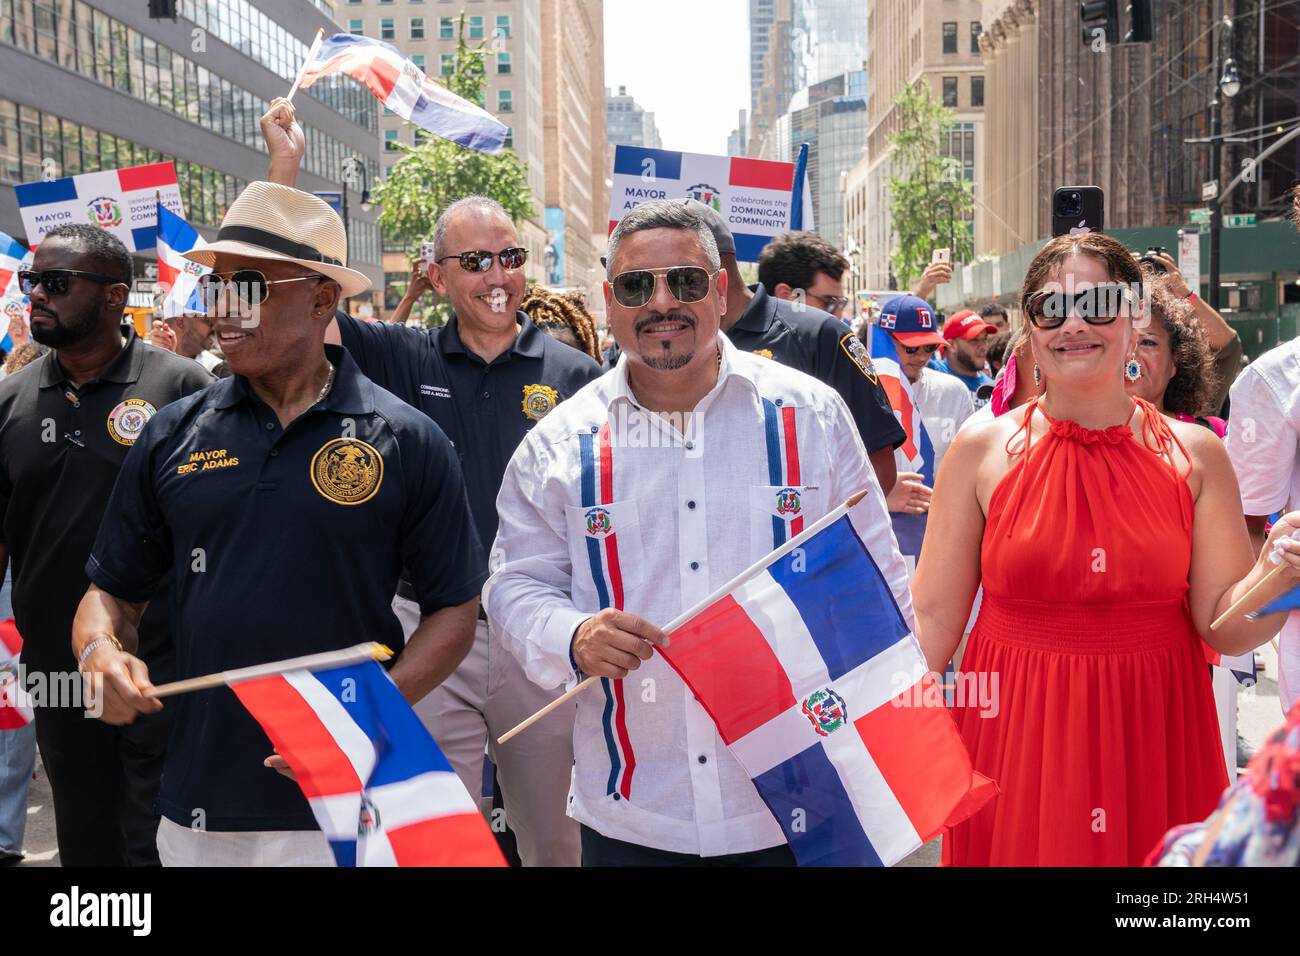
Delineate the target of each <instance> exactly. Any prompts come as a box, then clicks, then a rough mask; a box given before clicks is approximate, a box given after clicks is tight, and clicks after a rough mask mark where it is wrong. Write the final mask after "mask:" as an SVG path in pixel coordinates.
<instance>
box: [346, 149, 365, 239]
mask: <svg viewBox="0 0 1300 956" xmlns="http://www.w3.org/2000/svg"><path fill="white" fill-rule="evenodd" d="M342 171H343V231H344V233H347V232H348V226H349V222H348V186H350V185H354V184H355V183H356V181H357V180H358V179H360V180H361V210H362V212H369V211H370V171H369V170H367V169H366V164H365V162H364V161H363V160H362V159H361V157H359V156H348V157H346V158H344V160H343V170H342Z"/></svg>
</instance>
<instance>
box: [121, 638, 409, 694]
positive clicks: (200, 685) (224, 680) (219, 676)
mask: <svg viewBox="0 0 1300 956" xmlns="http://www.w3.org/2000/svg"><path fill="white" fill-rule="evenodd" d="M392 656H393V652H392V651H391V650H389V649H388V648H387V647H385V646H384V645H383V644H379V643H376V642H375V641H367V642H366V643H364V644H357V645H355V646H354V647H345V648H344V649H343V650H341V651H326V652H325V653H324V654H309V655H307V656H306V657H291V658H289V659H288V660H283V661H274V662H272V663H270V664H256V665H254V666H253V667H241V668H239V669H238V670H233V671H221V672H219V673H216V674H205V675H204V676H202V677H191V678H189V679H187V680H178V681H173V682H172V683H170V684H159V685H158V686H157V687H155V688H154V689H153V690H151V691H146V692H145V694H144V696H145V697H173V696H175V695H176V694H188V693H189V692H190V691H194V690H205V689H207V688H209V687H221V686H223V685H225V684H231V683H234V682H236V681H241V680H252V679H254V678H257V677H274V676H275V675H276V674H283V673H285V672H286V671H318V670H325V669H326V668H330V667H345V666H347V665H348V664H357V663H359V662H361V661H386V660H388V659H389V658H390V657H392Z"/></svg>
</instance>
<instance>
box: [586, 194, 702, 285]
mask: <svg viewBox="0 0 1300 956" xmlns="http://www.w3.org/2000/svg"><path fill="white" fill-rule="evenodd" d="M643 229H685V230H687V231H689V232H693V233H695V238H696V239H698V240H699V241H700V247H701V248H702V249H703V250H704V256H705V258H707V259H708V260H709V268H710V269H712V270H713V271H715V272H716V271H717V270H718V269H720V268H721V267H722V258H721V256H719V255H718V243H717V240H715V239H714V238H713V232H712V231H711V230H710V229H709V224H708V223H707V222H705V221H704V219H703V217H701V216H700V215H699V213H697V212H695V211H694V210H693V209H691V207H690V206H688V205H685V204H684V203H682V202H681V200H672V199H652V200H650V201H649V202H643V203H642V204H641V205H639V206H637V207H636V208H635V209H633V210H632V211H631V212H629V213H628V214H627V215H626V216H624V217H623V218H622V219H620V220H619V223H618V225H617V226H615V227H614V231H613V232H611V233H610V234H609V246H608V247H607V248H606V250H605V278H607V279H612V278H614V259H615V257H616V256H617V255H618V244H619V241H620V240H621V239H622V238H623V237H624V236H626V235H628V234H629V233H633V232H640V231H641V230H643Z"/></svg>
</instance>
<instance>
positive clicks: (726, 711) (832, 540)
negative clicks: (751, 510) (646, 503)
mask: <svg viewBox="0 0 1300 956" xmlns="http://www.w3.org/2000/svg"><path fill="white" fill-rule="evenodd" d="M864 510H865V509H863V508H862V507H861V505H859V506H857V508H849V509H846V508H844V507H843V506H842V507H841V508H840V509H839V513H838V516H836V512H832V513H831V516H829V517H830V520H829V522H827V521H826V520H825V519H823V521H819V522H818V523H817V525H815V526H814V527H812V528H809V529H808V531H807V532H805V534H804V535H801V536H796V537H795V538H793V539H792V540H791V541H790V542H789V543H788V544H787V545H786V546H784V547H783V548H780V549H778V550H777V551H775V552H773V554H772V555H771V556H770V559H769V560H770V563H768V564H767V565H766V566H765V567H762V568H761V569H760V570H757V571H755V572H753V573H751V574H748V575H746V576H745V577H744V579H743V580H742V581H741V583H739V584H738V585H736V586H734V587H732V588H731V589H730V591H729V593H727V594H726V595H725V596H723V597H721V598H719V599H717V600H716V601H714V602H712V603H711V604H710V605H709V606H707V607H706V608H705V609H704V610H702V611H700V612H699V613H698V614H695V615H694V616H693V617H692V618H691V619H690V620H689V621H687V622H686V623H685V624H683V625H682V626H681V627H679V628H676V629H674V630H673V632H672V644H671V646H670V647H669V648H668V649H667V650H666V651H664V652H663V654H664V658H665V659H666V660H667V661H668V662H669V664H671V665H672V667H673V669H674V670H676V671H677V673H678V674H680V675H681V677H682V679H683V680H684V681H686V683H687V684H688V685H690V689H691V691H692V692H693V693H694V694H695V696H696V698H697V699H698V700H699V701H700V703H701V704H702V705H703V706H704V708H705V710H707V711H708V712H709V715H710V716H711V717H712V718H713V720H714V722H715V723H716V724H717V727H718V734H719V735H720V736H721V737H722V739H723V741H724V742H725V743H726V744H727V746H728V747H730V749H731V752H732V754H733V755H734V756H735V757H736V759H737V760H739V761H740V763H741V765H742V766H743V767H744V768H745V770H746V772H748V773H749V775H750V777H751V778H752V779H753V781H754V785H755V786H756V787H757V788H758V792H759V795H760V796H762V798H763V800H764V801H765V802H766V803H767V806H768V808H769V809H770V810H771V811H772V815H773V816H774V817H775V818H776V821H777V823H779V824H780V825H781V828H782V829H783V830H784V831H785V835H786V838H787V839H788V840H789V842H790V847H791V849H792V850H793V851H794V854H795V858H796V859H797V860H798V862H799V864H800V865H802V866H810V865H813V866H862V865H871V866H880V865H885V866H889V865H892V864H894V863H896V862H898V861H899V860H901V859H902V858H903V857H905V856H906V855H907V854H908V853H910V852H912V851H913V850H915V849H916V848H917V847H919V846H920V845H921V844H922V843H924V842H925V841H926V840H928V839H929V838H930V837H932V836H934V835H935V834H936V833H938V832H939V830H941V829H942V828H944V827H945V826H953V825H955V824H957V823H960V822H961V821H962V820H964V819H966V818H967V817H969V816H970V815H971V814H973V813H974V812H975V811H976V810H978V809H979V808H980V807H981V806H983V805H984V804H985V803H986V802H987V801H988V800H990V799H992V797H993V796H994V795H995V794H996V793H997V787H996V785H995V784H994V783H993V782H992V781H991V780H989V779H987V778H986V777H983V776H981V775H980V774H977V773H975V772H974V770H973V769H972V768H971V762H970V757H969V756H968V754H967V752H966V748H965V746H964V744H963V743H962V740H961V738H960V736H959V735H958V732H957V727H956V725H955V724H954V723H953V721H952V718H951V717H950V716H949V714H948V710H947V708H946V707H945V706H944V704H943V696H942V693H941V692H940V690H939V688H938V685H937V683H936V682H935V680H934V677H933V675H932V674H931V673H930V672H929V671H928V669H927V668H926V666H925V661H924V658H923V657H922V656H921V651H920V648H919V647H918V646H917V644H916V640H915V639H914V638H913V637H912V635H911V633H910V632H909V629H908V625H907V623H906V621H905V620H904V618H903V615H902V613H901V612H900V610H899V608H898V605H897V604H896V603H895V602H894V597H893V594H892V593H891V591H890V589H889V586H888V584H887V583H886V581H885V579H884V577H883V575H882V574H881V572H880V569H879V567H878V566H877V564H876V561H875V559H874V558H873V556H872V554H871V553H870V552H869V551H868V550H867V547H866V546H865V545H864V544H863V540H864V538H863V535H861V534H860V533H859V528H860V527H861V526H862V523H863V522H864V521H866V520H868V519H867V518H866V516H865V515H864V514H862V513H861V512H862V511H864ZM819 527H820V530H819ZM867 537H868V538H870V535H867ZM796 548H797V550H794V551H793V553H791V550H792V549H796Z"/></svg>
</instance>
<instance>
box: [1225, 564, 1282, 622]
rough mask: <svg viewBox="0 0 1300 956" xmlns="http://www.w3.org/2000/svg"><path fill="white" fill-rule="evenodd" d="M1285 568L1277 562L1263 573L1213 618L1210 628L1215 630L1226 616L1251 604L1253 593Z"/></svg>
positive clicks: (1263, 587) (1268, 583)
mask: <svg viewBox="0 0 1300 956" xmlns="http://www.w3.org/2000/svg"><path fill="white" fill-rule="evenodd" d="M1285 569H1286V565H1285V564H1279V565H1278V566H1277V567H1275V568H1274V569H1273V570H1272V571H1270V572H1268V574H1266V575H1264V577H1263V578H1262V579H1261V580H1260V582H1259V583H1258V584H1256V585H1255V586H1254V587H1253V588H1251V589H1250V590H1249V591H1247V592H1246V593H1245V594H1243V595H1242V596H1241V597H1239V598H1237V600H1235V601H1233V602H1232V607H1230V608H1228V609H1227V610H1226V611H1224V612H1223V613H1222V614H1220V615H1219V616H1218V617H1217V618H1215V621H1214V623H1213V624H1211V625H1210V630H1212V631H1217V630H1218V629H1219V625H1220V624H1222V623H1223V622H1224V621H1226V620H1227V619H1228V618H1230V617H1232V616H1233V615H1234V614H1236V613H1237V612H1239V611H1240V610H1241V609H1242V608H1244V607H1246V606H1248V605H1250V604H1253V603H1254V600H1255V595H1256V594H1258V593H1259V592H1260V591H1262V590H1264V589H1265V588H1266V587H1268V586H1269V585H1270V584H1272V583H1273V582H1274V581H1275V580H1277V579H1278V578H1279V577H1280V576H1281V575H1282V572H1283V570H1285Z"/></svg>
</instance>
